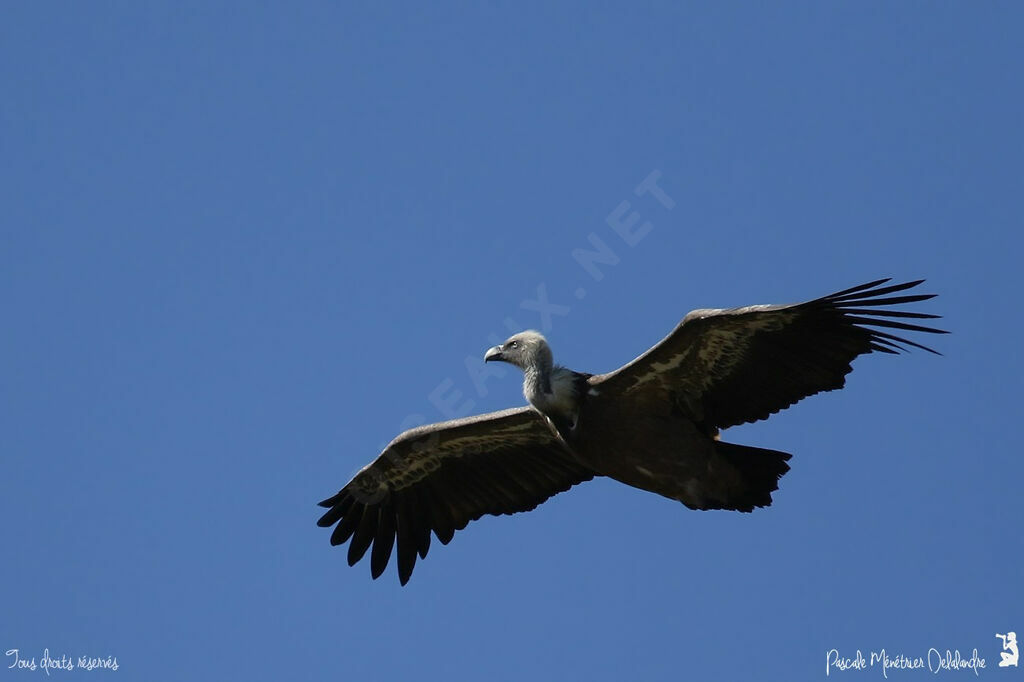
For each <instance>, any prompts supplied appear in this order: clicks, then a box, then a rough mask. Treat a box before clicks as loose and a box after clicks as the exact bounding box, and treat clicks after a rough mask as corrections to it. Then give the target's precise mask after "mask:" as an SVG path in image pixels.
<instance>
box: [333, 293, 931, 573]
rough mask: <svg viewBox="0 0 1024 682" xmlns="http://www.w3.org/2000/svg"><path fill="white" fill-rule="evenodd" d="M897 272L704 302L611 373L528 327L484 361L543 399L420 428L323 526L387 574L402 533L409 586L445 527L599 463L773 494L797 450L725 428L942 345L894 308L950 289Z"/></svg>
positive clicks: (385, 456) (338, 500)
mask: <svg viewBox="0 0 1024 682" xmlns="http://www.w3.org/2000/svg"><path fill="white" fill-rule="evenodd" d="M889 281H890V280H889V279H880V280H877V281H874V282H869V283H867V284H862V285H860V286H856V287H852V288H850V289H844V290H843V291H839V292H836V293H834V294H830V295H828V296H824V297H822V298H817V299H814V300H812V301H807V302H805V303H796V304H789V305H753V306H747V307H745V308H726V309H704V310H694V311H693V312H691V313H689V314H688V315H686V317H684V318H683V320H682V322H680V323H679V324H678V325H677V326H676V328H675V329H673V330H672V332H671V333H670V334H669V335H668V336H666V337H665V338H664V339H662V340H661V341H660V342H659V343H657V344H656V345H655V346H654V347H652V348H650V349H649V350H647V351H646V352H644V353H643V354H642V355H640V356H639V357H637V358H636V359H635V360H633V361H632V362H630V363H628V364H626V365H624V366H623V367H620V368H619V369H617V370H615V371H613V372H609V373H608V374H597V375H592V374H587V373H584V372H575V371H573V370H570V369H567V368H565V367H561V366H559V365H556V364H554V360H553V357H552V353H551V348H550V347H549V346H548V343H547V341H546V340H545V339H544V337H543V336H542V335H541V334H539V333H538V332H536V331H524V332H521V333H519V334H516V335H514V336H512V337H510V338H509V339H508V340H507V341H505V342H504V343H503V344H501V345H499V346H494V347H493V348H491V349H489V350H488V351H487V352H486V354H485V356H484V359H485V360H486V361H488V362H506V363H509V364H512V365H515V366H516V367H519V368H520V369H521V370H522V371H523V394H524V396H525V397H526V400H527V402H528V403H529V405H527V406H524V407H518V408H513V409H508V410H502V411H499V412H492V413H490V414H483V415H478V416H473V417H467V418H464V419H455V420H452V421H446V422H440V423H437V424H430V425H427V426H420V427H418V428H414V429H410V430H408V431H405V432H404V433H402V434H401V435H399V436H398V437H397V438H395V439H394V440H393V441H391V443H390V444H389V445H388V446H387V447H386V448H384V451H383V452H382V453H381V454H380V456H378V457H377V459H375V460H374V461H373V462H371V463H370V464H368V465H367V466H365V467H364V468H363V469H361V470H360V471H359V472H358V473H357V474H356V475H355V477H354V478H353V479H352V480H351V481H349V482H348V483H347V484H346V485H345V487H343V488H342V489H341V490H340V491H339V492H338V493H337V494H336V495H333V496H332V497H329V498H328V499H326V500H324V501H323V502H321V503H320V505H321V506H322V507H326V508H327V511H326V513H324V514H323V516H321V517H320V520H319V521H318V525H320V526H322V527H331V526H335V528H334V530H333V532H332V533H331V544H332V545H342V544H345V543H346V542H348V543H349V546H348V563H349V565H350V566H351V565H354V564H355V563H356V562H358V561H359V560H360V559H362V558H363V556H364V555H365V554H366V552H367V551H368V550H370V547H371V545H372V548H373V549H372V552H371V554H370V572H371V575H372V576H373V578H375V579H376V578H378V577H379V576H380V575H381V574H382V573H383V572H384V569H385V568H386V567H387V564H388V561H389V560H390V558H391V554H392V550H393V549H395V548H396V545H397V563H398V578H399V581H400V582H401V584H402V585H405V584H406V583H407V582H408V581H409V577H410V576H411V575H412V571H413V568H414V567H415V564H416V557H417V556H419V557H420V558H421V559H422V558H425V557H426V556H427V551H428V550H429V549H430V542H431V534H433V535H434V536H435V537H436V538H437V539H438V540H439V541H440V542H441V543H442V544H448V542H450V541H451V539H452V537H453V535H454V534H455V531H457V530H462V529H463V528H465V527H466V525H467V524H468V523H469V522H470V521H475V520H476V519H479V518H480V517H481V516H483V515H484V514H493V515H500V514H514V513H516V512H525V511H530V510H532V509H534V508H535V507H537V506H538V505H539V504H541V503H542V502H544V501H545V500H547V499H548V498H550V497H551V496H553V495H556V494H558V493H560V492H564V491H566V490H568V489H569V488H571V487H572V486H574V485H576V484H577V483H582V482H584V481H588V480H590V479H592V478H594V477H595V476H608V477H610V478H613V479H615V480H617V481H620V482H622V483H625V484H626V485H630V486H633V487H634V488H640V489H642V490H647V491H650V492H652V493H657V494H659V495H662V496H664V497H667V498H669V499H672V500H678V501H680V502H682V503H683V504H684V505H686V506H687V507H689V508H690V509H700V510H704V509H728V510H734V511H740V512H749V511H752V510H753V509H754V508H755V507H767V506H769V505H770V504H771V503H772V496H771V494H772V492H773V491H775V490H777V489H778V481H779V479H780V477H781V476H782V475H783V474H785V473H786V472H787V471H789V465H788V464H787V463H786V462H787V460H789V458H790V455H789V454H787V453H785V452H779V451H776V450H766V449H763V448H757V447H750V446H746V445H737V444H734V443H727V442H725V441H722V440H720V439H719V433H720V431H721V430H722V429H725V428H728V427H730V426H736V425H738V424H743V423H747V422H755V421H758V420H761V419H766V418H768V417H769V416H770V415H772V414H775V413H776V412H778V411H780V410H783V409H785V408H787V407H789V406H790V405H793V404H794V403H796V402H797V401H799V400H802V399H803V398H806V397H807V396H810V395H814V394H815V393H820V392H822V391H833V390H836V389H839V388H842V387H843V385H844V382H845V377H846V375H847V374H848V373H849V372H850V371H851V369H852V368H851V367H850V363H851V361H852V360H853V359H854V358H856V357H857V356H859V355H864V354H867V353H872V352H880V353H890V354H898V353H900V352H904V351H907V350H909V349H908V348H907V347H908V346H909V347H914V348H919V349H922V350H926V351H928V352H930V353H936V354H937V351H935V350H933V349H931V348H928V347H927V346H924V345H922V344H920V343H917V342H915V341H911V340H909V339H906V338H903V337H901V336H897V335H895V334H893V333H891V331H886V330H893V331H900V332H927V333H931V334H945V333H947V332H945V331H944V330H941V329H935V328H933V327H928V326H922V325H919V324H912V323H909V322H905V321H903V320H914V319H934V318H938V317H939V316H938V315H932V314H927V313H920V312H908V311H906V310H894V309H892V308H891V307H890V306H898V305H900V304H906V303H917V302H919V301H924V300H927V299H930V298H933V297H934V294H900V292H905V291H907V290H909V289H912V288H914V287H916V286H917V285H919V284H921V282H923V281H924V280H917V281H913V282H905V283H902V284H888V282H889ZM893 294H898V295H893Z"/></svg>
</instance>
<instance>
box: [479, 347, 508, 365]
mask: <svg viewBox="0 0 1024 682" xmlns="http://www.w3.org/2000/svg"><path fill="white" fill-rule="evenodd" d="M491 360H496V361H498V362H504V361H505V356H504V355H502V352H501V346H494V347H492V348H488V349H487V352H486V353H484V362H490V361H491Z"/></svg>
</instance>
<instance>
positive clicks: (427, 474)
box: [317, 407, 594, 585]
mask: <svg viewBox="0 0 1024 682" xmlns="http://www.w3.org/2000/svg"><path fill="white" fill-rule="evenodd" d="M593 476H594V472H592V471H590V470H589V469H587V468H586V467H584V466H582V465H580V464H578V463H577V462H576V461H575V460H574V459H573V458H572V456H571V455H570V454H569V452H568V451H567V450H566V448H565V446H564V445H563V443H562V441H561V440H560V439H559V437H558V436H557V434H556V433H555V432H554V431H553V430H552V429H551V427H550V426H548V424H547V422H546V420H545V419H544V418H543V417H542V416H541V415H540V414H538V413H537V412H536V411H535V410H533V409H532V408H529V407H521V408H516V409H511V410H503V411H501V412H492V413H490V414H484V415H479V416H475V417H467V418H465V419H456V420H454V421H448V422H441V423H439V424H430V425H428V426H421V427H418V428H415V429H411V430H409V431H406V432H405V433H403V434H401V435H400V436H398V438H396V439H395V440H393V441H392V442H391V443H390V444H389V445H388V446H387V447H386V448H385V449H384V452H382V453H381V455H380V456H379V457H378V458H377V459H376V460H374V461H373V462H372V463H371V464H369V465H367V466H366V467H364V468H363V469H362V470H361V471H360V472H359V473H358V474H356V475H355V477H354V478H353V479H352V480H351V481H349V483H348V484H347V485H345V487H344V488H342V489H341V490H340V491H339V492H338V494H337V495H334V496H333V497H330V498H328V499H326V500H324V501H323V502H321V503H320V506H322V507H328V511H327V512H326V513H325V514H324V515H323V516H322V517H320V520H319V521H318V522H317V524H318V525H320V526H323V527H329V526H333V525H334V524H337V527H336V528H335V529H334V531H333V533H332V534H331V544H332V545H341V544H344V543H345V542H348V541H349V540H351V542H350V544H349V548H348V563H349V565H350V566H352V565H354V564H355V563H356V562H357V561H359V560H360V559H362V558H363V556H364V555H365V554H366V551H367V550H368V549H369V548H370V546H371V545H372V546H373V551H372V552H371V555H370V572H371V574H372V575H373V577H374V578H375V579H376V578H377V577H379V576H380V575H381V573H383V572H384V569H385V568H386V567H387V564H388V560H389V559H390V557H391V551H392V548H393V547H394V546H395V544H396V540H397V545H398V577H399V580H400V581H401V583H402V584H403V585H404V584H405V583H407V582H408V581H409V577H410V576H411V575H412V570H413V567H414V566H415V564H416V555H417V554H419V556H420V558H425V557H426V556H427V550H428V549H429V548H430V533H431V531H433V533H434V535H436V536H437V539H438V540H440V541H441V543H442V544H448V543H449V542H450V541H451V539H452V536H453V535H454V534H455V531H457V530H462V529H463V528H465V527H466V524H468V523H469V522H470V521H475V520H476V519H479V518H480V517H481V516H483V515H484V514H495V515H498V514H514V513H516V512H524V511H530V510H531V509H533V508H535V507H536V506H537V505H539V504H540V503H542V502H544V501H545V500H547V499H548V498H549V497H551V496H552V495H555V494H557V493H560V492H563V491H566V490H568V489H569V488H571V487H572V486H574V485H575V484H577V483H581V482H583V481H587V480H589V479H591V478H593Z"/></svg>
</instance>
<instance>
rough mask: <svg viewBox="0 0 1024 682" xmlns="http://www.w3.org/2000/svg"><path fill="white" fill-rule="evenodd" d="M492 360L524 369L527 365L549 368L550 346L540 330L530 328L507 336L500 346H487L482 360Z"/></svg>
mask: <svg viewBox="0 0 1024 682" xmlns="http://www.w3.org/2000/svg"><path fill="white" fill-rule="evenodd" d="M492 360H496V361H499V362H507V363H509V364H511V365H515V366H516V367H519V368H520V369H524V370H525V369H527V368H528V367H534V368H541V367H543V368H546V369H550V368H551V360H552V358H551V348H550V347H549V346H548V342H547V339H545V338H544V337H543V336H542V335H541V334H540V332H535V331H533V330H532V329H531V330H528V331H525V332H519V333H518V334H515V335H513V336H510V337H508V340H507V341H505V343H503V344H501V345H500V346H494V347H493V348H489V349H488V350H487V352H486V353H485V354H484V361H485V362H490V361H492Z"/></svg>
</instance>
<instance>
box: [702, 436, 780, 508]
mask: <svg viewBox="0 0 1024 682" xmlns="http://www.w3.org/2000/svg"><path fill="white" fill-rule="evenodd" d="M790 457H791V455H790V454H788V453H786V452H779V451H778V450H766V449H764V448H754V447H749V446H746V445H736V444H735V443H723V442H722V441H715V454H714V455H713V456H712V458H711V460H710V461H709V462H708V477H707V479H706V486H704V487H705V490H704V495H703V496H702V498H703V499H701V505H700V506H697V507H694V506H692V505H690V504H687V506H689V507H691V508H695V509H731V510H735V511H741V512H750V511H754V508H755V507H767V506H769V505H771V503H772V492H774V491H776V490H778V489H779V479H780V478H782V476H783V474H785V473H786V472H787V471H789V465H788V464H786V460H788V459H789V458H790Z"/></svg>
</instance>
